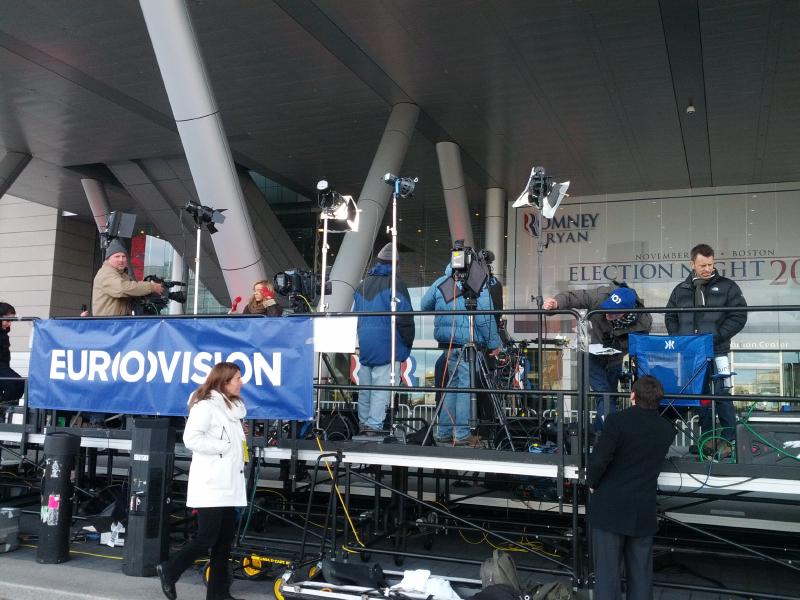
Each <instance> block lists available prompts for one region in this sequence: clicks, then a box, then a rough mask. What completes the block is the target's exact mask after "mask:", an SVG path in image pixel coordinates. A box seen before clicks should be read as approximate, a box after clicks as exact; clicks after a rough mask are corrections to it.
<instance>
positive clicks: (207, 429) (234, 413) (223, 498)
mask: <svg viewBox="0 0 800 600" xmlns="http://www.w3.org/2000/svg"><path fill="white" fill-rule="evenodd" d="M246 414H247V410H246V408H245V406H244V403H243V402H235V403H234V405H233V408H228V407H227V406H226V405H225V400H224V397H223V395H222V394H220V393H219V392H217V391H215V390H212V391H211V393H210V394H209V395H208V397H207V399H206V400H201V401H199V402H198V403H197V404H195V405H194V406H193V407H192V408H191V409H190V410H189V419H188V420H187V421H186V429H185V430H184V432H183V443H184V444H185V445H186V447H187V448H189V450H191V451H192V464H191V466H190V467H189V485H188V489H187V492H186V505H187V506H189V507H191V508H206V507H211V506H246V505H247V493H246V491H245V479H244V451H243V442H244V439H245V437H244V430H243V429H242V419H243V418H244V417H245V415H246Z"/></svg>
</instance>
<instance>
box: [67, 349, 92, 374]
mask: <svg viewBox="0 0 800 600" xmlns="http://www.w3.org/2000/svg"><path fill="white" fill-rule="evenodd" d="M87 354H88V352H87V351H86V350H81V361H80V365H81V369H80V371H77V372H76V371H75V361H73V360H72V357H73V356H74V355H73V354H72V353H70V354H68V355H67V373H68V375H69V378H70V379H81V378H82V377H83V376H85V375H86V370H87V369H88V365H87V363H88V361H87V360H86V355H87Z"/></svg>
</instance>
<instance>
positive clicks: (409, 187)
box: [383, 173, 419, 432]
mask: <svg viewBox="0 0 800 600" xmlns="http://www.w3.org/2000/svg"><path fill="white" fill-rule="evenodd" d="M383 181H384V182H385V183H387V184H388V185H391V186H392V189H393V191H392V225H391V227H388V228H387V233H389V234H391V236H392V298H391V300H390V306H391V309H390V310H391V311H392V314H391V317H390V318H389V328H390V329H391V333H390V335H391V342H390V343H391V348H390V350H389V361H390V362H389V365H390V366H389V385H390V386H391V387H395V386H396V385H397V373H396V364H395V363H396V362H397V361H396V359H395V354H396V349H395V343H396V340H397V315H396V314H395V313H396V312H397V303H398V299H397V199H398V198H408V197H409V196H413V195H414V188H415V187H416V184H417V182H418V181H419V178H417V177H414V178H413V179H411V178H410V177H398V176H397V175H392V174H391V173H386V175H384V176H383ZM396 408H397V398H396V394H395V392H394V390H392V392H391V398H390V401H389V431H390V432H393V431H394V414H395V410H396Z"/></svg>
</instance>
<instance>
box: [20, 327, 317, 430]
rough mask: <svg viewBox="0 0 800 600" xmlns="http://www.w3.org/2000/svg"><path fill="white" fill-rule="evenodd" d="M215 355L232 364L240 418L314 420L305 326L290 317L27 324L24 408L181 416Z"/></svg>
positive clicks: (310, 339) (310, 347)
mask: <svg viewBox="0 0 800 600" xmlns="http://www.w3.org/2000/svg"><path fill="white" fill-rule="evenodd" d="M221 361H229V362H233V363H236V364H238V365H239V367H240V368H241V371H242V381H243V383H244V385H243V386H242V392H241V393H242V398H243V399H244V400H245V403H246V405H247V417H248V418H250V419H298V420H308V419H311V418H313V413H314V401H313V376H314V345H313V327H312V323H311V319H310V318H294V317H293V318H291V319H267V318H263V319H252V318H218V319H217V318H209V319H185V318H181V319H164V320H156V319H136V318H124V319H103V320H93V319H70V320H42V321H36V322H35V323H34V334H33V346H32V349H31V360H30V371H29V378H28V398H29V406H31V407H32V408H45V409H60V410H77V411H86V412H104V413H129V414H152V415H186V414H187V401H188V398H189V395H190V394H191V393H192V392H193V391H194V390H196V389H197V388H198V387H199V385H200V384H201V383H203V382H204V381H205V379H206V377H207V376H208V373H209V372H210V371H211V369H212V367H213V366H214V365H215V364H216V363H218V362H221Z"/></svg>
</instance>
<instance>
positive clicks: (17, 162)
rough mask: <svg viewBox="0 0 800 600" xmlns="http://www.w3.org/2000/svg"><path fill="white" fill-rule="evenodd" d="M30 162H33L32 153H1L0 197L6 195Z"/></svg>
mask: <svg viewBox="0 0 800 600" xmlns="http://www.w3.org/2000/svg"><path fill="white" fill-rule="evenodd" d="M29 162H31V155H30V154H25V153H24V152H3V153H2V154H0V198H2V197H3V196H5V193H6V192H7V191H8V188H10V187H11V185H12V184H13V183H14V181H16V179H17V177H19V176H20V174H21V173H22V171H24V170H25V167H27V166H28V163H29Z"/></svg>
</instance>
